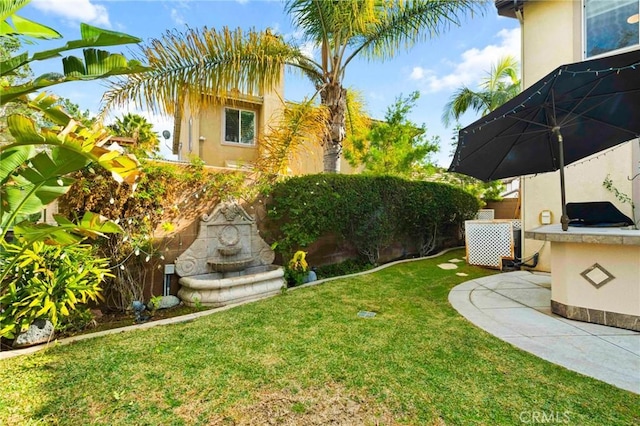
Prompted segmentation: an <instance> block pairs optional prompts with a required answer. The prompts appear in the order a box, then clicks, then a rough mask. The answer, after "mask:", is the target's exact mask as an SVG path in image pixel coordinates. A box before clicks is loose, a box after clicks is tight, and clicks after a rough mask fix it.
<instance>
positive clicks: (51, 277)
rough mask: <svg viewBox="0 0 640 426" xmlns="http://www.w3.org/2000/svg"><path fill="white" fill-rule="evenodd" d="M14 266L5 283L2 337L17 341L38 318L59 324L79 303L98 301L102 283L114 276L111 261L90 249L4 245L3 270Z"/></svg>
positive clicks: (0, 263) (0, 317)
mask: <svg viewBox="0 0 640 426" xmlns="http://www.w3.org/2000/svg"><path fill="white" fill-rule="evenodd" d="M14 262H15V264H16V266H15V267H14V269H13V270H12V272H11V273H9V274H8V276H7V277H6V278H5V280H4V281H3V282H2V288H3V291H2V295H1V296H0V306H2V307H3V309H2V311H0V337H7V338H13V337H15V335H17V334H18V333H20V331H24V330H26V329H27V328H28V327H29V325H31V324H32V323H33V321H34V320H36V319H39V318H46V319H49V320H50V321H51V322H52V323H53V325H54V326H56V325H57V324H58V321H59V319H60V317H66V316H69V315H70V314H71V312H73V311H74V309H75V308H76V304H78V303H87V302H89V301H97V300H98V299H99V298H100V292H101V288H100V284H101V282H102V280H103V279H104V278H105V277H108V276H111V274H110V273H109V270H108V269H107V265H108V262H107V260H106V259H100V258H97V257H95V256H94V250H93V249H92V248H91V246H88V245H79V244H75V245H70V246H60V245H48V244H45V243H43V242H35V243H33V244H31V245H23V243H22V242H21V241H20V240H19V241H18V242H17V243H15V244H9V243H3V247H2V249H0V266H2V267H4V266H6V265H8V264H11V263H14Z"/></svg>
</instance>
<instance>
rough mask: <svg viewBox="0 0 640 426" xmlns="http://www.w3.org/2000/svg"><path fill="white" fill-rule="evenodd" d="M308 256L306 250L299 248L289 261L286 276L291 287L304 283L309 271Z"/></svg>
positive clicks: (285, 270)
mask: <svg viewBox="0 0 640 426" xmlns="http://www.w3.org/2000/svg"><path fill="white" fill-rule="evenodd" d="M306 257H307V253H306V252H304V251H302V250H298V251H297V252H295V254H294V255H293V257H292V258H291V260H289V263H287V266H286V267H285V269H284V278H285V280H286V281H287V284H288V285H289V287H296V286H299V285H300V284H302V283H304V279H305V277H306V275H307V272H308V271H309V265H308V264H307V260H306Z"/></svg>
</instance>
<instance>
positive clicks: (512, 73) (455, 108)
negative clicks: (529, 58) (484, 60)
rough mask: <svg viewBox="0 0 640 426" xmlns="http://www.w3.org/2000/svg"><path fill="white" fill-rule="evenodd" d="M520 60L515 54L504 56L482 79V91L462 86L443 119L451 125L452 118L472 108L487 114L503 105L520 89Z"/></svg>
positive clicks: (446, 108) (455, 94) (448, 106)
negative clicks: (517, 59)
mask: <svg viewBox="0 0 640 426" xmlns="http://www.w3.org/2000/svg"><path fill="white" fill-rule="evenodd" d="M518 68H519V64H518V61H516V59H515V58H514V57H513V56H509V55H507V56H504V57H502V58H500V59H499V60H498V61H497V62H496V63H495V64H494V65H493V66H492V67H491V71H490V72H489V73H488V75H487V77H486V78H485V79H484V80H482V82H481V83H480V89H481V90H480V91H478V92H475V91H473V90H471V89H469V88H468V87H466V86H462V87H460V88H459V89H458V90H456V91H455V92H454V94H453V95H452V96H451V98H450V100H449V102H447V104H446V105H445V106H444V110H443V112H442V122H443V123H444V124H445V125H446V126H448V125H449V123H450V122H451V119H454V120H455V121H458V119H459V118H460V116H461V115H462V114H464V113H465V112H467V111H468V110H470V109H471V110H473V111H475V112H477V113H480V114H481V115H487V114H488V113H490V112H491V111H493V110H494V109H496V108H497V107H499V106H500V105H502V104H504V103H505V102H507V101H508V100H509V99H511V98H513V97H515V96H516V95H517V94H518V93H520V77H519V76H518Z"/></svg>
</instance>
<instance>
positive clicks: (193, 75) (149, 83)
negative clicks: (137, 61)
mask: <svg viewBox="0 0 640 426" xmlns="http://www.w3.org/2000/svg"><path fill="white" fill-rule="evenodd" d="M142 56H143V60H146V62H147V63H148V65H149V66H150V67H151V70H150V71H148V72H144V73H139V74H135V75H131V76H128V77H127V78H124V79H120V80H118V81H115V82H113V83H112V85H111V87H110V89H109V90H108V91H107V92H106V93H105V95H104V96H103V102H104V107H103V109H109V108H112V107H114V106H123V105H126V104H127V103H128V102H133V103H134V104H135V105H136V106H138V107H147V108H149V109H151V110H152V111H154V112H161V113H166V114H173V113H174V112H175V108H176V107H178V108H181V107H182V106H183V105H184V102H180V103H178V102H177V101H178V100H179V99H181V100H183V101H186V102H188V104H189V106H190V108H192V110H194V111H197V110H199V109H200V108H201V107H202V106H203V105H206V104H210V103H223V102H224V101H225V100H226V99H227V98H229V97H231V96H232V94H233V93H237V91H239V92H240V93H243V94H246V95H261V94H263V93H265V92H267V91H271V90H273V89H274V88H275V87H276V86H277V85H278V84H279V83H280V79H281V74H282V70H283V67H284V66H285V64H291V65H293V66H295V67H301V68H302V67H305V66H307V67H312V65H313V64H310V63H309V61H308V59H307V58H304V56H303V55H302V54H301V53H300V50H299V49H298V48H296V47H295V46H290V45H288V44H286V43H284V42H283V41H282V39H281V38H280V37H278V36H275V35H273V34H271V33H270V32H269V31H264V32H256V31H248V32H246V33H245V32H243V31H242V30H241V29H236V30H230V29H229V28H226V27H225V28H223V29H222V30H220V31H217V30H215V29H207V28H206V27H205V28H203V29H201V30H198V29H188V30H187V31H185V32H179V31H168V32H166V33H165V34H164V35H163V36H162V37H161V38H160V39H154V40H151V42H149V43H148V44H147V45H145V46H143V48H142ZM203 94H208V95H212V96H202V95H203Z"/></svg>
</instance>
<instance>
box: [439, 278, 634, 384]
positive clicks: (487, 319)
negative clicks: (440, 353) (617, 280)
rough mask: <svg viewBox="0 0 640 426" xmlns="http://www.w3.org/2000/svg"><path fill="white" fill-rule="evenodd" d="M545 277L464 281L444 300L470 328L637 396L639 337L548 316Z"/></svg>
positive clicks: (547, 281)
mask: <svg viewBox="0 0 640 426" xmlns="http://www.w3.org/2000/svg"><path fill="white" fill-rule="evenodd" d="M550 298H551V276H550V275H549V274H546V273H532V272H529V271H517V272H509V273H502V274H496V275H491V276H487V277H483V278H479V279H476V280H471V281H467V282H465V283H463V284H460V285H458V286H456V287H455V288H453V290H451V292H450V293H449V302H450V303H451V305H452V306H453V307H454V308H455V309H456V310H457V311H458V312H459V313H460V314H461V315H463V316H464V317H465V318H467V319H468V320H469V321H470V322H472V323H473V324H475V325H476V326H478V327H480V328H482V329H484V330H485V331H487V332H489V333H491V334H493V335H494V336H496V337H498V338H500V339H502V340H504V341H505V342H508V343H511V344H512V345H514V346H516V347H518V348H520V349H522V350H525V351H527V352H530V353H532V354H534V355H536V356H538V357H540V358H543V359H545V360H547V361H550V362H553V363H555V364H559V365H562V366H564V367H566V368H568V369H570V370H573V371H576V372H578V373H581V374H584V375H586V376H590V377H593V378H596V379H598V380H601V381H603V382H606V383H609V384H612V385H614V386H617V387H619V388H622V389H626V390H629V391H631V392H634V393H639V394H640V333H638V332H635V331H631V330H625V329H620V328H614V327H607V326H602V325H598V324H590V323H585V322H580V321H573V320H568V319H566V318H563V317H560V316H558V315H555V314H553V313H551V308H550Z"/></svg>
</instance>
